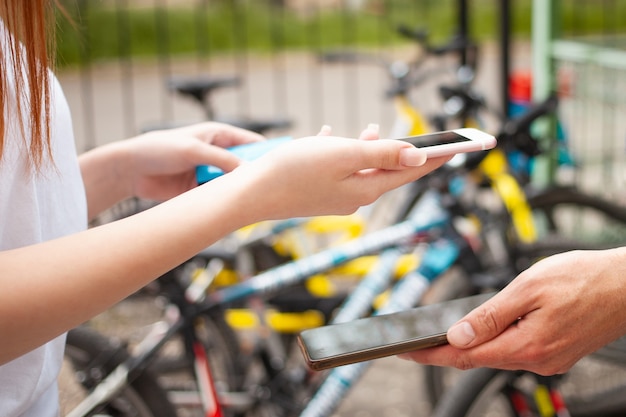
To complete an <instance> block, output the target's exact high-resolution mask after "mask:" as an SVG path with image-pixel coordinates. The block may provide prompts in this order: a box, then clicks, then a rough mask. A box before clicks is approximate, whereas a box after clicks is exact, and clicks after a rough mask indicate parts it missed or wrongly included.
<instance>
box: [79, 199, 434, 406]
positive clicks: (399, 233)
mask: <svg viewBox="0 0 626 417" xmlns="http://www.w3.org/2000/svg"><path fill="white" fill-rule="evenodd" d="M422 204H424V205H426V206H427V207H428V209H427V210H425V209H423V208H422V209H421V210H420V211H421V215H422V216H423V215H424V213H432V214H431V216H427V217H426V218H424V217H422V218H420V219H413V220H407V221H406V222H403V223H400V224H397V225H394V226H391V227H389V228H387V229H384V230H381V231H377V232H373V233H372V234H370V235H367V236H364V237H362V238H359V239H357V240H354V241H350V242H348V243H346V244H344V245H342V246H339V247H337V248H333V249H328V250H326V251H322V252H320V253H319V254H316V255H313V256H310V257H308V258H305V259H301V260H298V261H293V262H291V263H287V264H285V265H282V266H279V267H277V268H275V269H270V270H269V271H267V272H265V273H261V274H260V275H257V276H256V277H254V278H252V279H250V280H248V281H245V282H243V283H241V284H236V285H233V286H229V287H226V288H223V289H221V290H218V291H216V292H213V293H209V294H208V295H206V298H205V299H204V301H203V302H196V303H193V304H190V303H189V302H188V301H182V300H178V301H181V302H183V303H184V304H183V305H184V307H185V308H184V309H181V311H180V314H181V315H180V317H178V318H177V319H176V321H175V322H174V323H173V324H170V325H168V326H167V327H166V331H165V333H164V334H162V335H161V336H157V340H156V342H155V343H149V345H148V346H147V347H145V348H142V349H141V352H139V353H137V354H134V355H132V356H131V357H130V358H129V359H128V360H127V361H125V362H124V363H123V364H122V365H120V366H118V367H117V368H116V370H115V371H113V372H112V373H111V374H109V376H107V377H106V378H104V379H103V380H101V381H97V383H96V384H95V385H97V386H98V387H101V388H100V392H102V391H108V392H107V396H110V397H111V398H114V397H115V395H116V388H119V387H120V386H121V385H124V384H125V383H126V382H127V381H128V380H130V381H132V380H133V377H134V375H137V374H139V375H140V374H142V372H143V371H144V370H146V369H147V367H148V364H149V361H150V359H151V358H152V357H153V356H154V355H155V354H156V353H157V352H158V351H159V349H160V348H162V347H163V345H164V344H165V342H166V341H167V340H169V339H170V338H171V337H173V336H175V335H177V334H179V331H180V330H181V329H187V331H188V332H189V333H188V335H189V336H191V337H193V338H195V337H196V335H195V333H194V332H192V331H191V330H192V328H193V325H194V323H197V322H196V320H195V319H197V318H199V317H209V315H211V312H217V315H216V316H215V317H214V316H213V315H211V317H210V320H208V321H210V322H214V321H218V320H220V317H221V318H222V320H223V315H222V314H221V312H219V310H220V309H221V308H222V307H223V306H225V305H228V304H230V303H233V302H235V301H238V300H241V299H244V298H246V299H249V298H250V297H252V296H257V295H261V294H266V293H269V292H275V291H277V290H278V289H279V288H280V287H284V286H287V285H289V284H290V283H294V282H297V281H299V280H302V279H304V278H306V277H308V276H310V275H311V274H313V273H315V272H318V271H323V270H326V269H328V268H330V267H332V266H334V265H338V264H341V263H344V262H346V261H347V260H348V259H353V258H356V257H358V256H360V255H363V254H368V253H372V252H375V251H377V250H380V249H382V248H385V247H392V246H397V245H404V244H407V243H408V244H409V245H410V242H407V239H411V238H412V236H414V235H415V234H416V233H419V232H423V231H425V230H426V229H428V228H433V227H438V226H439V225H440V224H442V223H443V222H444V220H445V217H438V216H442V214H441V212H440V211H439V210H437V206H436V204H437V203H436V200H435V197H432V196H431V198H430V199H424V201H422ZM213 336H215V335H213ZM211 340H212V339H211ZM144 346H145V345H144ZM144 349H145V350H144ZM204 349H205V346H203V344H202V343H200V342H199V341H198V340H197V339H196V340H195V343H194V344H193V346H192V350H193V352H194V353H195V354H196V355H199V356H196V360H201V359H204V361H203V362H204V363H202V365H203V366H202V368H203V370H204V372H206V374H204V378H200V379H201V380H204V381H213V379H212V377H211V376H210V373H209V372H210V371H209V368H208V366H207V365H208V364H207V362H206V355H205V354H204V353H203V352H204ZM232 349H236V347H233V348H232ZM231 352H232V351H231ZM233 354H234V355H237V354H236V353H233ZM266 359H267V361H268V363H267V365H268V366H269V370H270V371H271V370H272V369H273V367H275V366H276V363H272V362H271V360H269V359H270V358H266ZM273 372H274V373H275V374H276V375H275V376H278V375H280V376H281V377H286V375H284V374H283V373H281V370H280V369H273ZM112 381H113V382H114V383H112ZM290 382H291V384H293V381H290ZM220 383H222V381H217V383H216V384H215V386H219V384H220ZM289 387H290V384H289V383H287V384H285V383H283V384H282V385H281V387H280V388H282V389H285V388H289ZM200 389H202V390H203V398H209V399H210V398H213V399H215V396H214V395H213V394H212V393H211V392H210V391H211V390H210V389H208V391H207V387H200ZM238 394H239V395H235V396H234V397H238V398H240V399H241V397H242V396H243V397H245V396H252V397H253V398H254V396H253V394H254V393H250V392H243V393H238ZM105 397H106V396H105ZM226 398H228V396H226ZM273 399H274V400H275V399H276V397H274V398H273ZM256 400H257V401H260V400H262V398H256ZM104 401H105V400H104V398H103V397H101V396H100V394H99V393H98V390H97V389H96V390H95V391H94V394H92V395H91V396H88V397H87V398H86V399H85V401H84V402H82V403H81V405H79V406H78V408H77V409H76V411H75V412H72V413H71V414H69V415H70V416H75V415H88V413H89V412H91V411H92V410H93V409H94V407H97V405H98V403H100V402H104ZM231 404H232V403H231ZM222 405H224V406H227V405H228V404H226V403H225V404H222ZM272 405H273V404H270V406H272ZM238 406H239V407H241V406H242V405H241V403H239V404H238ZM215 415H219V414H215Z"/></svg>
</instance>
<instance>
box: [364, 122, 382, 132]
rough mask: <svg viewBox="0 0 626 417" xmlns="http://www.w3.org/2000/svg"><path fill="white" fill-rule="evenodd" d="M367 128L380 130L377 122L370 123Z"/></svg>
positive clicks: (374, 130)
mask: <svg viewBox="0 0 626 417" xmlns="http://www.w3.org/2000/svg"><path fill="white" fill-rule="evenodd" d="M367 130H371V131H373V132H376V133H378V132H379V131H380V126H379V125H378V124H376V123H370V124H368V125H367Z"/></svg>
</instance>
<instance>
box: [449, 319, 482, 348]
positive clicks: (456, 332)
mask: <svg viewBox="0 0 626 417" xmlns="http://www.w3.org/2000/svg"><path fill="white" fill-rule="evenodd" d="M447 336H448V343H450V344H451V345H454V346H467V345H469V344H470V343H471V342H472V340H474V338H475V337H476V332H474V329H473V328H472V325H471V324H469V323H468V322H466V321H464V322H461V323H457V324H455V325H454V326H452V327H450V329H449V330H448V334H447Z"/></svg>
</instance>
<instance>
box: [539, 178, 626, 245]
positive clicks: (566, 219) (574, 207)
mask: <svg viewBox="0 0 626 417" xmlns="http://www.w3.org/2000/svg"><path fill="white" fill-rule="evenodd" d="M529 194H530V195H529V197H528V203H529V205H530V206H531V207H532V209H533V216H534V217H535V220H536V221H537V222H538V224H541V225H543V227H544V228H545V229H546V231H547V233H548V234H558V235H559V236H561V237H569V238H572V239H573V240H576V241H579V242H581V243H585V244H586V245H587V246H589V245H591V247H596V248H603V247H604V248H607V247H612V246H613V247H614V246H618V245H623V244H626V206H623V205H621V204H618V203H616V202H613V201H611V200H608V199H606V198H603V197H601V196H598V195H594V194H589V193H587V192H585V191H582V190H580V189H578V188H575V187H559V186H554V187H549V188H547V189H545V190H542V191H540V192H536V193H529ZM557 218H558V219H557Z"/></svg>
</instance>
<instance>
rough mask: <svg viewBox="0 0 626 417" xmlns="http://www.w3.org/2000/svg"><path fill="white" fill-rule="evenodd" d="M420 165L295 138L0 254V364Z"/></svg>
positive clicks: (394, 154) (422, 169)
mask: <svg viewBox="0 0 626 417" xmlns="http://www.w3.org/2000/svg"><path fill="white" fill-rule="evenodd" d="M424 159H425V156H424V153H423V152H422V151H420V150H418V149H416V148H413V147H412V146H411V145H409V144H406V143H404V142H400V141H393V140H374V141H359V140H354V139H341V138H326V137H323V138H322V137H313V138H305V139H299V140H295V141H293V142H291V143H289V144H287V145H285V146H282V147H280V148H278V149H276V150H275V151H273V152H270V153H269V154H267V155H266V156H264V157H262V158H260V159H258V160H256V161H254V162H251V163H246V164H243V165H241V166H239V167H238V168H236V169H235V170H233V171H232V172H231V173H229V174H227V175H224V176H222V177H220V178H218V179H216V180H213V181H211V182H209V183H207V184H205V185H203V186H200V187H196V188H194V189H192V190H190V191H188V192H185V193H183V194H182V195H180V196H178V197H175V198H172V199H170V200H169V201H167V202H165V203H163V204H160V205H159V206H157V207H155V208H153V209H150V210H147V211H145V212H142V213H139V214H138V215H135V216H132V217H130V218H127V219H123V220H120V221H117V222H114V223H111V224H107V225H104V226H100V227H96V228H93V229H90V230H87V231H85V232H82V233H78V234H75V235H72V236H68V237H64V238H61V239H57V240H54V241H49V242H46V243H42V244H38V245H34V246H29V247H24V248H20V249H15V250H10V251H5V252H2V253H0V288H2V291H1V292H0V317H1V319H0V337H1V338H2V340H5V341H10V343H2V344H0V363H4V362H6V361H9V360H11V359H13V358H15V357H17V356H20V355H22V354H24V353H26V352H27V351H29V350H31V349H33V348H35V347H37V346H39V345H41V344H43V343H45V342H46V341H48V340H50V339H51V338H53V337H55V336H57V335H58V334H61V333H62V332H64V331H66V330H68V329H70V328H72V327H74V326H76V325H77V324H79V323H81V322H83V321H85V320H87V319H89V318H91V317H92V316H94V315H96V314H98V313H99V312H101V311H103V310H105V309H106V308H108V307H109V306H111V305H112V304H114V303H116V302H117V301H119V300H121V299H123V298H124V297H126V296H127V295H128V294H131V293H132V292H134V291H136V290H137V289H138V288H140V287H142V286H144V285H146V284H147V283H148V282H150V281H151V280H152V279H155V278H156V277H158V276H160V275H161V274H163V273H164V272H166V271H168V270H170V269H171V268H173V267H175V266H176V265H178V264H180V263H181V262H184V261H185V260H186V259H188V258H190V257H191V256H193V255H194V254H196V253H197V252H199V251H200V250H202V249H204V248H205V247H207V246H208V245H210V244H212V243H213V242H215V241H217V240H218V239H220V238H221V237H223V236H224V235H226V234H228V233H229V232H232V231H234V230H236V229H238V228H240V227H243V226H245V225H247V224H251V223H254V222H257V221H261V220H266V219H277V218H287V217H295V216H308V215H323V214H347V213H351V212H353V211H355V210H356V209H357V208H358V207H360V206H362V205H365V204H369V203H371V202H373V201H374V200H375V199H377V198H378V197H379V196H380V195H381V194H382V193H384V192H386V191H388V190H391V189H393V188H396V187H398V186H400V185H402V184H405V183H407V182H410V181H413V180H416V179H417V178H419V177H421V176H423V175H424V174H426V173H428V172H430V171H431V170H433V169H435V168H436V167H438V166H440V165H441V164H442V163H444V162H445V159H436V160H432V161H428V162H427V163H425V164H424V165H422V166H418V165H420V164H423V163H424ZM102 185H104V184H102ZM115 193H118V191H115ZM115 193H114V194H115ZM121 194H123V193H121ZM121 194H118V196H119V195H121Z"/></svg>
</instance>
